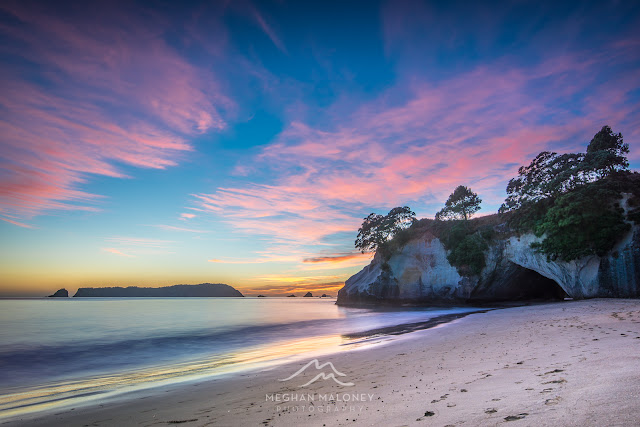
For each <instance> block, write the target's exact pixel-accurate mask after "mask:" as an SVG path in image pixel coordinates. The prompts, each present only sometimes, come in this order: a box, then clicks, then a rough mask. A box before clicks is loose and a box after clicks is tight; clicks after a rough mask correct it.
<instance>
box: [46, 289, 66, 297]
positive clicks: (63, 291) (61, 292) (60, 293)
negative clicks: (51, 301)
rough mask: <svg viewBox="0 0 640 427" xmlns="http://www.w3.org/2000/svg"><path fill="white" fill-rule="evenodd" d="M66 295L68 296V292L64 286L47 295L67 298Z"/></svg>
mask: <svg viewBox="0 0 640 427" xmlns="http://www.w3.org/2000/svg"><path fill="white" fill-rule="evenodd" d="M68 297H69V292H68V291H67V290H66V289H64V288H62V289H58V290H57V291H56V293H55V294H53V295H49V298H68Z"/></svg>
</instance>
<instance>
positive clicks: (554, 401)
mask: <svg viewBox="0 0 640 427" xmlns="http://www.w3.org/2000/svg"><path fill="white" fill-rule="evenodd" d="M561 400H562V398H561V397H560V396H556V397H554V398H553V399H547V400H545V401H544V404H545V405H557V404H558V403H560V401H561Z"/></svg>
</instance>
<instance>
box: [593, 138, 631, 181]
mask: <svg viewBox="0 0 640 427" xmlns="http://www.w3.org/2000/svg"><path fill="white" fill-rule="evenodd" d="M626 154H629V144H625V143H624V141H623V140H622V134H621V133H618V134H615V133H613V131H612V130H611V128H610V127H609V126H603V127H602V129H601V130H600V132H598V133H596V134H595V136H594V137H593V139H592V140H591V142H589V145H588V146H587V155H586V158H585V163H586V164H588V167H589V169H590V170H592V171H593V172H594V173H595V174H596V176H598V177H599V178H603V177H605V176H607V175H610V174H612V173H613V172H616V171H620V170H625V169H627V168H628V167H629V162H628V161H627V158H626V156H625V155H626Z"/></svg>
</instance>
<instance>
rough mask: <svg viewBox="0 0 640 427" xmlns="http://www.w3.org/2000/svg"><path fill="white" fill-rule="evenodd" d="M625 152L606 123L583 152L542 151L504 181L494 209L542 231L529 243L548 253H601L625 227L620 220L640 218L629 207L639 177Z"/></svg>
mask: <svg viewBox="0 0 640 427" xmlns="http://www.w3.org/2000/svg"><path fill="white" fill-rule="evenodd" d="M627 153H629V146H628V144H625V143H624V142H623V140H622V134H619V133H618V134H614V133H613V131H612V130H611V128H610V127H609V126H604V127H602V129H601V130H600V131H599V132H598V133H596V134H595V136H594V137H593V139H592V140H591V142H590V143H589V145H588V147H587V152H586V153H578V154H572V153H569V154H562V155H560V154H557V153H550V152H546V151H545V152H542V153H540V154H539V155H538V156H536V158H535V159H534V160H533V161H532V162H531V164H529V166H523V167H521V168H520V169H519V170H518V177H516V178H514V179H512V180H511V181H509V184H508V185H507V199H506V200H505V203H504V204H503V205H502V206H501V207H500V211H499V212H501V213H505V212H510V215H511V216H510V218H509V225H510V226H511V228H512V229H514V230H518V231H521V232H526V231H533V232H534V233H535V234H536V235H537V236H538V237H542V239H543V240H542V241H541V242H539V243H534V244H533V245H532V246H533V247H535V248H537V249H538V250H540V251H541V252H543V253H545V254H546V255H547V257H548V258H550V259H557V258H560V259H562V260H565V261H570V260H573V259H577V258H581V257H583V256H587V255H593V254H595V255H604V254H606V253H607V252H609V251H610V250H611V249H612V248H613V246H614V245H615V243H616V242H617V241H618V239H620V236H621V235H622V234H623V233H624V232H625V230H627V229H628V228H629V224H628V223H627V222H625V220H626V221H636V216H638V219H640V209H638V210H636V209H635V208H633V203H635V201H636V200H640V194H638V193H640V185H639V184H640V182H639V180H640V178H638V174H635V173H633V174H632V173H630V172H628V171H627V170H626V169H627V168H628V166H629V163H628V161H627V159H626V157H625V154H627ZM623 192H624V193H633V195H632V196H631V198H630V199H629V205H630V206H631V207H632V209H631V210H630V212H629V214H628V216H627V218H625V215H624V211H623V210H622V209H621V208H620V205H619V201H620V199H621V198H622V193H623Z"/></svg>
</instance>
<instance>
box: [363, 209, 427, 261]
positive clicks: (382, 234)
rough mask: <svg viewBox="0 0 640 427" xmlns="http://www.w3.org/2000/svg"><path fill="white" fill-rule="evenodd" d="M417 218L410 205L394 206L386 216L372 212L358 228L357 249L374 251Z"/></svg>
mask: <svg viewBox="0 0 640 427" xmlns="http://www.w3.org/2000/svg"><path fill="white" fill-rule="evenodd" d="M415 220H416V214H415V213H414V212H412V211H411V209H410V208H409V207H408V206H402V207H397V208H393V209H391V210H390V211H389V213H388V214H387V215H385V216H382V215H379V214H376V213H371V214H369V216H367V217H366V218H365V219H364V222H363V223H362V226H361V227H360V228H359V229H358V237H357V238H356V241H355V246H356V249H359V250H360V251H361V252H362V253H365V252H374V251H376V250H377V249H378V248H379V247H381V246H383V245H384V244H385V243H386V242H388V241H389V240H391V238H393V236H395V235H396V234H397V233H398V232H399V231H400V230H404V229H405V228H408V227H410V226H411V224H413V222H414V221H415Z"/></svg>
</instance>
